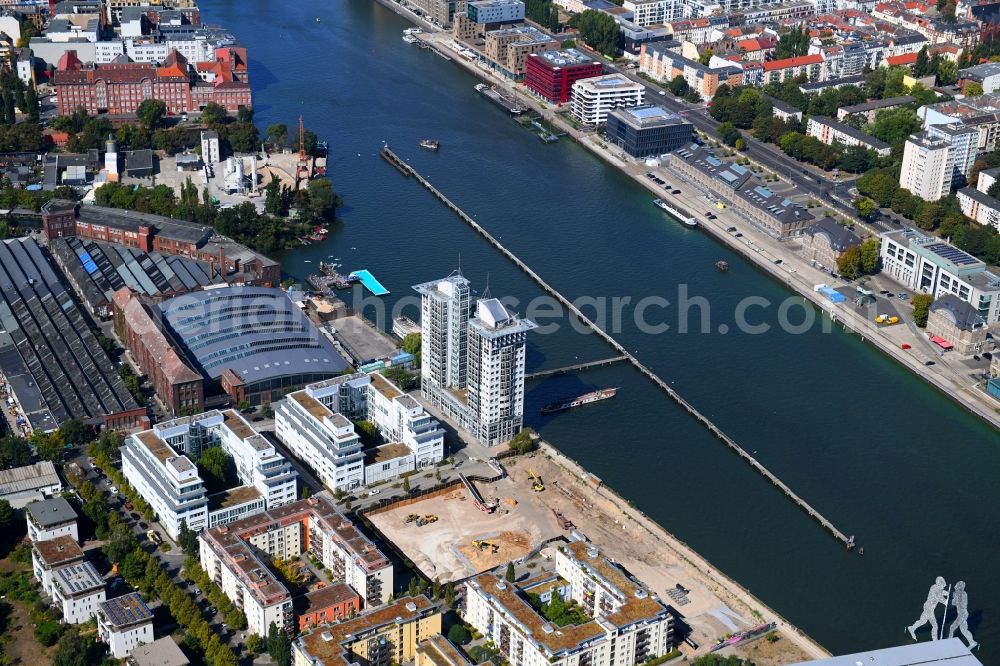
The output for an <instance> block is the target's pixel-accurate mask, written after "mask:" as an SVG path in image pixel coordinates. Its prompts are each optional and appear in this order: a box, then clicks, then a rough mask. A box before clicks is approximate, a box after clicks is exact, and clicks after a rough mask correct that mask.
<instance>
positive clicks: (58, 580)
mask: <svg viewBox="0 0 1000 666" xmlns="http://www.w3.org/2000/svg"><path fill="white" fill-rule="evenodd" d="M51 596H52V602H53V603H54V604H55V605H56V606H57V607H58V608H59V609H60V610H62V616H63V622H65V623H66V624H83V623H84V622H87V621H88V620H90V618H92V617H94V615H96V614H97V607H98V606H99V605H100V603H101V602H102V601H104V599H105V591H104V579H103V578H101V575H100V574H99V573H97V569H95V568H94V565H93V564H91V563H90V562H77V563H75V564H70V565H68V566H64V567H60V568H59V569H56V570H55V571H53V572H52V595H51Z"/></svg>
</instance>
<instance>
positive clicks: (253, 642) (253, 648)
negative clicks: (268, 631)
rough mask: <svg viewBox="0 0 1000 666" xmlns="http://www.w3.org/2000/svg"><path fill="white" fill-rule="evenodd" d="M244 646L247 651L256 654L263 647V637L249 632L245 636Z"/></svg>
mask: <svg viewBox="0 0 1000 666" xmlns="http://www.w3.org/2000/svg"><path fill="white" fill-rule="evenodd" d="M246 648H247V652H248V653H250V654H251V655H254V656H256V655H258V654H260V651H261V650H262V649H263V648H264V639H263V638H261V637H260V636H258V635H257V634H250V635H249V636H247V642H246Z"/></svg>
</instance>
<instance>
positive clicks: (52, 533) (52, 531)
mask: <svg viewBox="0 0 1000 666" xmlns="http://www.w3.org/2000/svg"><path fill="white" fill-rule="evenodd" d="M24 516H25V519H26V520H27V521H28V538H29V539H31V540H32V541H47V540H49V539H55V538H56V537H60V536H68V537H72V539H73V540H74V541H79V540H80V533H79V531H78V530H77V527H76V511H74V510H73V507H72V506H70V504H69V502H67V501H66V500H65V499H64V498H62V497H53V498H52V499H47V500H42V501H41V502H32V503H31V504H29V505H27V506H26V507H25V508H24Z"/></svg>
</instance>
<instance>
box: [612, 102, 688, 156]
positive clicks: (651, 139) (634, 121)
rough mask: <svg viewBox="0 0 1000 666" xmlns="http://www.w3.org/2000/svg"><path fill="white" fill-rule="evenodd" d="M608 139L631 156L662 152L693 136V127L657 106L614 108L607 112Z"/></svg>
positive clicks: (672, 149)
mask: <svg viewBox="0 0 1000 666" xmlns="http://www.w3.org/2000/svg"><path fill="white" fill-rule="evenodd" d="M605 132H606V133H607V136H608V141H610V142H611V143H613V144H615V145H616V146H618V147H619V148H621V149H622V150H624V151H625V152H626V153H628V154H629V155H631V156H632V157H651V156H656V155H664V154H666V153H669V152H671V151H674V150H677V149H678V148H680V147H681V146H686V145H687V144H689V143H691V141H692V140H693V139H694V127H693V126H692V125H691V123H689V122H687V121H685V120H682V119H681V117H680V116H678V115H677V114H676V113H672V112H670V111H667V110H665V109H663V108H662V107H659V106H637V107H633V108H631V109H616V110H615V111H612V112H611V113H609V114H608V122H607V127H606V128H605Z"/></svg>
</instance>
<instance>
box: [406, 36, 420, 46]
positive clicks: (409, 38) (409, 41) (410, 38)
mask: <svg viewBox="0 0 1000 666" xmlns="http://www.w3.org/2000/svg"><path fill="white" fill-rule="evenodd" d="M403 41H404V42H406V43H407V44H415V43H416V42H417V41H418V40H417V38H416V37H414V36H413V35H403Z"/></svg>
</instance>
